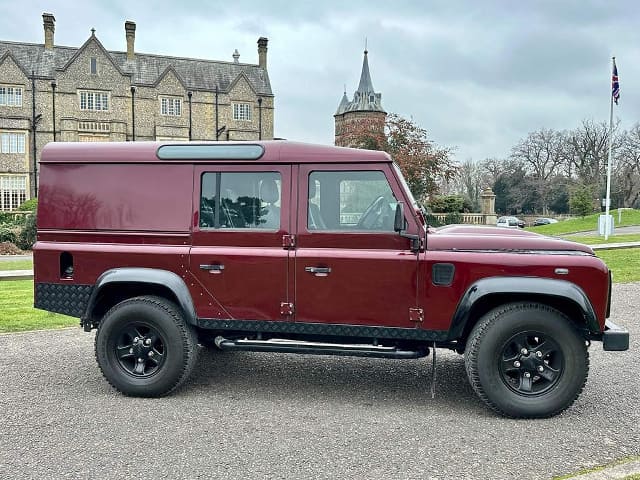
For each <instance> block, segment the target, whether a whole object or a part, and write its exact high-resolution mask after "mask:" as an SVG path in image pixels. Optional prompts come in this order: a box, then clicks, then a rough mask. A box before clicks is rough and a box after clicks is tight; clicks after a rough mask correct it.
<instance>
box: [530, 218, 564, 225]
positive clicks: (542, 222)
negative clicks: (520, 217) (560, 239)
mask: <svg viewBox="0 0 640 480" xmlns="http://www.w3.org/2000/svg"><path fill="white" fill-rule="evenodd" d="M551 223H558V220H556V219H555V218H546V217H543V218H536V219H535V221H534V222H533V226H534V227H537V226H538V225H549V224H551Z"/></svg>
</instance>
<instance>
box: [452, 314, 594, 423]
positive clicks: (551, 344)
mask: <svg viewBox="0 0 640 480" xmlns="http://www.w3.org/2000/svg"><path fill="white" fill-rule="evenodd" d="M540 342H542V343H540ZM524 351H526V352H527V354H526V355H524V354H523V353H522V352H524ZM538 352H539V353H538ZM516 366H518V367H519V368H516ZM465 367H466V370H467V375H468V377H469V382H470V383H471V386H472V387H473V389H474V391H475V392H476V394H477V395H478V396H479V397H480V399H482V400H483V401H484V402H485V403H486V404H487V405H488V406H489V407H490V408H492V409H493V410H494V411H496V412H498V413H500V414H502V415H504V416H507V417H512V418H547V417H552V416H554V415H557V414H558V413H560V412H562V411H563V410H565V409H567V408H568V407H569V406H570V405H571V404H573V402H574V401H575V400H576V398H578V396H579V395H580V393H581V392H582V390H583V388H584V385H585V383H586V380H587V375H588V373H589V352H588V350H587V345H586V341H585V339H584V338H583V336H581V334H580V333H579V331H578V330H577V328H576V327H575V326H574V324H572V322H571V321H570V320H569V318H567V316H566V315H564V314H563V313H561V312H559V311H558V310H556V309H554V308H551V307H549V306H547V305H543V304H539V303H528V302H527V303H524V302H523V303H510V304H506V305H502V306H500V307H498V308H496V309H494V310H491V311H490V312H488V313H487V314H486V315H484V316H483V317H482V318H481V319H480V320H479V321H478V323H477V324H476V325H475V326H474V328H473V330H472V331H471V333H470V335H469V338H468V341H467V347H466V352H465ZM540 372H543V373H540ZM554 372H555V373H554ZM527 374H528V376H527Z"/></svg>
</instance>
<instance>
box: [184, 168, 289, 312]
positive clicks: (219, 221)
mask: <svg viewBox="0 0 640 480" xmlns="http://www.w3.org/2000/svg"><path fill="white" fill-rule="evenodd" d="M194 183H195V185H194V209H195V214H194V219H193V220H194V225H193V247H192V248H191V254H190V258H189V267H190V271H191V274H192V275H193V277H194V280H195V281H197V282H198V283H199V285H200V287H201V289H202V294H201V296H200V298H196V303H197V305H196V310H197V314H198V317H200V318H212V319H244V320H280V319H281V318H282V316H281V314H280V309H281V303H287V302H289V298H288V295H289V292H288V290H289V289H288V285H287V264H288V257H289V250H288V249H287V248H285V247H283V237H286V236H287V235H288V234H289V231H290V215H289V212H290V205H289V199H290V192H291V168H290V167H289V166H282V165H238V166H224V167H219V166H217V165H211V166H200V165H197V166H196V167H195V172H194Z"/></svg>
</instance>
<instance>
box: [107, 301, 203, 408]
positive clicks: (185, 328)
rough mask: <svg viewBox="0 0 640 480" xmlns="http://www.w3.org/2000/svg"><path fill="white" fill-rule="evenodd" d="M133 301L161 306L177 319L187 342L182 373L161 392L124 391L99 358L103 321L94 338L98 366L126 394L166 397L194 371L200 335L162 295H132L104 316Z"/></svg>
mask: <svg viewBox="0 0 640 480" xmlns="http://www.w3.org/2000/svg"><path fill="white" fill-rule="evenodd" d="M133 302H145V303H147V304H149V305H152V306H154V307H156V308H159V309H161V310H164V311H165V312H166V313H167V314H169V315H170V316H171V317H172V318H173V319H174V321H175V323H176V325H177V327H178V328H179V329H180V333H181V336H182V339H183V343H184V344H185V351H184V357H183V360H184V361H183V364H182V371H181V372H180V375H179V376H178V377H177V379H176V380H175V382H174V383H173V385H170V386H169V388H167V389H166V390H165V391H163V392H161V393H159V394H151V393H149V394H146V395H145V394H144V392H143V393H140V394H132V393H127V392H123V391H122V390H120V389H119V388H118V387H117V386H116V385H114V384H113V383H112V382H111V380H110V379H109V377H108V376H107V375H106V373H105V371H104V370H103V368H102V365H101V363H100V360H99V358H98V334H99V333H100V329H101V328H102V325H103V322H102V321H101V322H100V323H99V324H98V330H97V332H96V335H95V339H94V352H95V357H96V361H97V363H98V366H99V368H100V372H101V373H102V376H103V377H104V378H105V380H106V381H107V382H108V383H109V385H111V387H112V388H114V389H116V390H118V391H119V392H121V393H122V394H124V395H126V396H136V397H164V396H167V395H169V394H170V393H172V392H173V391H175V390H176V389H177V388H178V387H180V385H182V383H183V382H184V381H185V380H186V379H187V378H188V377H189V376H190V375H191V372H192V371H193V368H194V367H195V364H196V361H197V359H198V337H197V334H196V332H195V329H194V328H193V327H191V326H190V325H188V324H187V323H186V322H185V320H184V318H183V316H182V315H181V314H180V313H179V311H178V307H177V306H176V305H175V304H173V303H172V302H170V301H169V300H167V299H165V298H162V297H156V296H151V295H144V296H140V297H132V298H129V299H127V300H123V301H122V302H120V303H118V304H116V305H114V306H113V307H111V308H110V309H109V310H108V311H107V313H106V314H105V316H104V317H103V318H106V317H108V316H109V315H111V314H112V313H114V312H116V311H117V310H119V309H121V308H124V307H126V306H127V305H128V304H129V303H133Z"/></svg>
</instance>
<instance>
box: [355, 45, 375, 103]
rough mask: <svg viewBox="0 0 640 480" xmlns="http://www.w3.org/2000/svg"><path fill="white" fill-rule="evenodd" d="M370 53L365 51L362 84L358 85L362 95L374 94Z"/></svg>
mask: <svg viewBox="0 0 640 480" xmlns="http://www.w3.org/2000/svg"><path fill="white" fill-rule="evenodd" d="M368 54H369V52H368V51H367V50H365V51H364V60H363V61H362V73H361V74H360V84H359V85H358V90H357V91H358V92H360V93H362V94H368V93H373V83H371V74H370V73H369V59H368Z"/></svg>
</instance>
